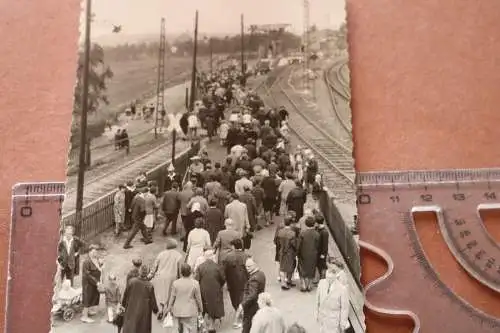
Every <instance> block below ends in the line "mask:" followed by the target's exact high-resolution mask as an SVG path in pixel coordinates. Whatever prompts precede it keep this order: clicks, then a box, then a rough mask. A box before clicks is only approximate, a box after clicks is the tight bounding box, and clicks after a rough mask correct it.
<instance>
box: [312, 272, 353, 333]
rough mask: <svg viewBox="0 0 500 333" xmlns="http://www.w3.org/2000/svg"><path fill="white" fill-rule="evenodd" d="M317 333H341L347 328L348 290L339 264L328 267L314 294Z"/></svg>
mask: <svg viewBox="0 0 500 333" xmlns="http://www.w3.org/2000/svg"><path fill="white" fill-rule="evenodd" d="M316 304H317V306H316V311H315V312H316V313H315V315H316V321H317V322H318V324H319V333H343V332H344V331H345V330H346V329H348V328H349V325H350V324H349V290H348V287H347V284H346V282H345V272H344V271H343V265H342V264H341V263H335V264H333V265H329V267H328V270H327V271H326V277H325V278H324V279H321V280H320V281H319V284H318V290H317V292H316Z"/></svg>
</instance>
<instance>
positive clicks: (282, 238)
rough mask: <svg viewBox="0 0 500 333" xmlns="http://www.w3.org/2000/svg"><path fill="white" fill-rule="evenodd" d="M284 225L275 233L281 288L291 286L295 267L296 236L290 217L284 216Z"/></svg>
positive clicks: (285, 288) (284, 288) (286, 288)
mask: <svg viewBox="0 0 500 333" xmlns="http://www.w3.org/2000/svg"><path fill="white" fill-rule="evenodd" d="M283 222H284V226H283V227H282V228H280V229H279V230H278V232H277V234H276V239H275V243H276V249H277V252H278V253H277V256H278V262H279V265H280V269H279V271H280V281H281V289H282V290H288V289H290V287H292V286H293V282H292V278H293V272H294V271H295V267H296V264H297V262H296V257H297V248H298V246H297V237H296V234H295V231H294V230H293V229H292V222H293V221H292V219H291V218H290V217H285V219H284V221H283Z"/></svg>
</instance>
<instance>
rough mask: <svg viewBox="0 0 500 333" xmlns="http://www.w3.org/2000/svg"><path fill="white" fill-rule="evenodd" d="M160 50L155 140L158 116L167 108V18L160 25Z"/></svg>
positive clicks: (162, 19) (156, 129)
mask: <svg viewBox="0 0 500 333" xmlns="http://www.w3.org/2000/svg"><path fill="white" fill-rule="evenodd" d="M160 26H161V27H160V48H159V50H158V80H157V83H156V116H155V139H156V138H158V114H159V113H160V112H161V111H163V108H164V107H165V103H164V98H165V48H166V38H165V18H163V17H162V18H161V23H160Z"/></svg>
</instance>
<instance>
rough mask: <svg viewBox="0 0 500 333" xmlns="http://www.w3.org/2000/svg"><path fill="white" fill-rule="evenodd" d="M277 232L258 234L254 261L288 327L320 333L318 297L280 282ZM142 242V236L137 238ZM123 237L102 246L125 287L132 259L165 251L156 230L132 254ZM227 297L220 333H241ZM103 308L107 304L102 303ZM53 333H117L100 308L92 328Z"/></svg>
mask: <svg viewBox="0 0 500 333" xmlns="http://www.w3.org/2000/svg"><path fill="white" fill-rule="evenodd" d="M208 152H209V156H210V158H211V159H213V160H218V161H220V160H222V159H223V158H224V157H225V152H224V150H223V149H221V148H220V147H219V146H218V144H217V143H215V142H214V143H212V144H210V145H209V146H208ZM274 228H275V227H273V226H271V227H269V228H266V229H263V230H261V231H259V232H257V233H256V234H255V238H254V240H253V243H252V248H251V250H250V252H251V253H252V255H253V256H254V257H255V260H256V262H257V263H258V265H259V266H260V267H261V269H262V270H263V271H264V272H265V274H266V276H267V285H266V289H267V291H268V292H270V293H271V295H272V296H273V298H274V301H275V305H276V306H277V307H278V308H279V309H281V311H283V313H284V316H285V318H286V321H287V323H288V324H290V325H291V324H293V323H294V322H296V321H297V322H298V323H300V324H301V325H303V326H304V327H305V328H306V329H307V332H308V333H309V332H310V333H315V332H318V327H317V326H316V323H315V322H314V320H313V312H312V311H313V306H314V301H315V295H314V292H313V293H307V294H304V293H301V292H300V291H299V290H298V289H293V290H289V291H286V292H284V291H282V290H281V289H280V285H279V283H278V281H277V267H276V264H275V262H274V253H275V249H274V244H273V237H274V231H275V230H274ZM137 238H139V236H138V237H137ZM123 242H124V236H122V237H121V238H119V239H116V238H115V237H114V236H113V235H112V234H110V233H106V234H104V235H103V236H102V238H101V243H102V244H103V245H104V246H105V247H106V250H105V251H104V253H103V254H104V257H105V265H106V269H105V270H106V272H113V273H115V274H116V275H117V276H118V277H119V283H120V284H121V285H123V284H124V278H125V275H126V273H127V272H128V271H129V270H130V269H131V266H132V265H131V261H132V259H133V258H137V257H141V258H142V259H143V261H144V262H146V263H151V262H152V261H153V260H154V258H155V256H156V255H157V254H158V253H159V252H160V251H161V250H163V249H164V246H165V244H164V241H163V237H162V236H161V235H160V231H159V230H156V231H155V235H154V243H153V244H150V245H143V244H142V243H141V242H139V240H138V239H137V240H136V241H134V242H133V243H132V245H133V246H134V247H133V248H132V249H130V250H124V249H123V248H122V245H123ZM224 293H225V309H226V317H225V319H224V320H223V323H222V328H221V329H220V330H219V331H218V332H220V333H229V332H239V330H234V329H232V327H231V323H232V315H233V310H232V307H231V306H230V303H229V297H228V294H227V291H226V290H225V291H224ZM101 304H104V301H103V300H102V301H101ZM52 332H53V333H96V332H99V333H108V332H109V333H112V332H113V333H114V332H116V328H115V327H113V326H112V325H110V324H108V323H107V322H106V319H105V309H104V305H101V306H100V311H99V313H98V315H97V317H96V322H95V323H92V324H84V323H81V322H80V320H79V318H78V317H75V319H73V321H71V322H68V323H66V322H62V321H61V320H60V319H56V320H55V321H54V327H53V330H52ZM160 332H165V329H163V328H162V327H161V325H160V323H159V322H158V321H157V320H156V319H153V333H160Z"/></svg>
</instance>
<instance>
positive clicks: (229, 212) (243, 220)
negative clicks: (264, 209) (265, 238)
mask: <svg viewBox="0 0 500 333" xmlns="http://www.w3.org/2000/svg"><path fill="white" fill-rule="evenodd" d="M224 215H225V216H224V217H225V218H226V219H231V220H232V221H233V222H234V226H235V230H236V231H238V232H239V233H240V237H241V238H243V237H244V236H245V235H246V233H247V232H249V231H250V221H249V220H248V211H247V205H245V204H244V203H243V202H241V201H240V200H239V198H238V195H237V194H236V193H231V202H230V203H229V204H228V205H227V206H226V211H225V212H224Z"/></svg>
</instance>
